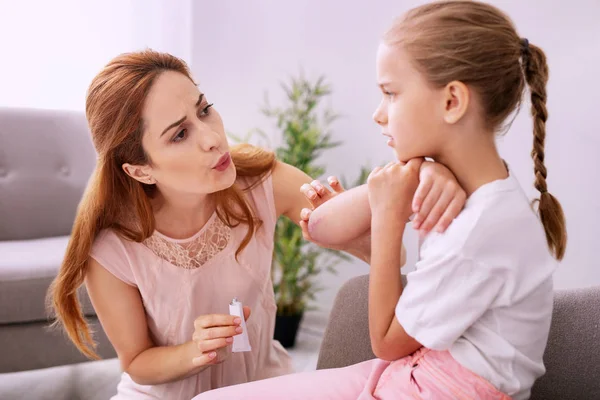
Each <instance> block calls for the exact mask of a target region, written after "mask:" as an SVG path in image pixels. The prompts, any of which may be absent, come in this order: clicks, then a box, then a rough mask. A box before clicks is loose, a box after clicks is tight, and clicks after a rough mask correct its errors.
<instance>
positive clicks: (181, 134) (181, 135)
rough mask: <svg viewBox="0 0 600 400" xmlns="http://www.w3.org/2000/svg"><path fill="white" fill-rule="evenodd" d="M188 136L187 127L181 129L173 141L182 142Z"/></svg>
mask: <svg viewBox="0 0 600 400" xmlns="http://www.w3.org/2000/svg"><path fill="white" fill-rule="evenodd" d="M186 136H187V129H182V130H180V131H179V132H178V133H177V135H175V137H174V138H173V142H181V141H182V140H183V139H185V138H186Z"/></svg>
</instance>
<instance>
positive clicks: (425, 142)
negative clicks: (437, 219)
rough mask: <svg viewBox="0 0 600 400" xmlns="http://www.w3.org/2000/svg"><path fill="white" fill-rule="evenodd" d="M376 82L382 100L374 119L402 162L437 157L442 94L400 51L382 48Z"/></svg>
mask: <svg viewBox="0 0 600 400" xmlns="http://www.w3.org/2000/svg"><path fill="white" fill-rule="evenodd" d="M377 81H378V84H379V87H380V88H381V91H382V93H383V99H382V100H381V103H380V104H379V107H377V110H376V111H375V114H374V115H373V119H374V120H375V122H377V124H379V125H380V126H381V128H382V130H383V131H382V134H383V135H384V136H386V137H387V138H388V142H387V143H388V146H390V147H392V148H393V149H394V152H395V153H396V157H397V159H398V160H399V161H401V162H407V161H408V160H410V159H412V158H416V157H435V156H436V155H437V154H438V152H439V149H440V147H441V145H442V143H443V141H444V123H443V109H444V104H443V103H444V100H443V96H442V92H443V91H441V90H438V89H434V88H433V87H432V86H431V85H430V84H429V83H428V82H427V81H426V80H425V79H424V77H423V76H422V74H421V73H419V71H417V70H416V69H415V68H414V66H413V65H412V63H411V62H410V59H409V57H408V55H407V54H406V53H405V52H404V51H403V50H402V49H400V48H397V47H390V46H388V45H386V44H381V45H380V46H379V50H378V52H377Z"/></svg>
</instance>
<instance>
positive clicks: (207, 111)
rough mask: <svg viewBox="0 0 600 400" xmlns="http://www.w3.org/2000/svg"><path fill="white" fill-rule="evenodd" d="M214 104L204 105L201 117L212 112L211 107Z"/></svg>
mask: <svg viewBox="0 0 600 400" xmlns="http://www.w3.org/2000/svg"><path fill="white" fill-rule="evenodd" d="M212 106H213V104H212V103H211V104H209V105H207V106H206V107H204V108H203V109H202V110H201V111H200V115H199V116H200V117H206V116H207V115H209V114H210V108H211V107H212Z"/></svg>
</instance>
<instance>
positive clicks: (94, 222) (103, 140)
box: [48, 50, 275, 359]
mask: <svg viewBox="0 0 600 400" xmlns="http://www.w3.org/2000/svg"><path fill="white" fill-rule="evenodd" d="M164 71H176V72H179V73H182V74H184V75H185V76H187V77H188V78H189V79H190V80H192V81H193V79H192V77H191V73H190V71H189V69H188V67H187V65H186V64H185V62H183V61H182V60H180V59H178V58H177V57H174V56H172V55H170V54H165V53H158V52H155V51H152V50H145V51H141V52H135V53H126V54H122V55H120V56H118V57H116V58H114V59H113V60H112V61H110V62H109V63H108V64H107V65H106V66H105V67H104V69H102V71H101V72H100V73H99V74H98V75H97V76H96V77H95V78H94V79H93V81H92V83H91V85H90V87H89V90H88V94H87V99H86V117H87V121H88V124H89V128H90V131H91V134H92V139H93V143H94V147H95V148H96V152H97V153H98V160H97V164H96V168H95V170H94V172H93V175H92V177H91V179H90V181H89V183H88V185H87V188H86V190H85V192H84V194H83V198H82V200H81V202H80V203H79V207H78V209H77V215H76V217H75V222H74V225H73V229H72V233H71V237H70V241H69V244H68V247H67V252H66V255H65V257H64V260H63V263H62V265H61V267H60V271H59V273H58V275H57V277H56V279H55V280H54V281H53V282H52V285H51V286H50V289H49V292H48V302H49V306H50V307H51V308H52V310H53V312H54V314H55V317H56V322H55V324H59V325H62V326H63V327H64V329H65V331H66V333H67V335H68V336H69V338H70V339H71V341H72V342H73V343H74V344H75V346H77V348H78V349H79V350H80V351H81V352H82V353H83V354H85V355H86V356H87V357H89V358H93V359H97V358H98V355H97V354H96V352H95V350H94V348H95V344H94V341H93V339H92V334H91V332H90V329H89V326H88V324H87V321H86V319H85V317H84V315H83V313H82V311H81V304H80V302H79V299H78V297H77V291H78V288H79V287H80V286H81V285H82V284H83V282H84V277H85V273H86V266H87V263H88V260H89V257H90V249H91V247H92V244H93V243H94V240H95V238H96V236H97V235H98V233H99V232H100V231H102V230H103V229H113V230H114V231H116V232H117V233H118V234H119V235H121V236H122V237H123V238H126V239H128V240H132V241H136V242H142V241H143V240H145V239H147V238H148V237H150V236H151V235H152V233H153V232H154V228H155V220H154V215H153V211H152V206H151V203H150V198H151V197H152V195H153V192H154V191H155V190H156V189H155V187H153V186H149V185H145V184H142V183H140V182H138V181H136V180H134V179H132V178H130V177H129V176H127V175H126V174H125V172H124V171H123V169H122V167H121V166H122V165H123V163H126V162H127V163H131V164H144V163H146V162H147V161H148V157H147V155H146V154H145V152H144V149H143V148H142V126H143V121H142V107H143V104H144V101H145V99H146V96H147V95H148V92H149V91H150V88H151V87H152V84H153V82H154V81H155V79H156V78H157V77H158V76H159V75H160V74H161V73H162V72H164ZM231 155H232V159H233V162H234V165H235V167H236V171H237V175H238V177H263V176H265V175H266V174H268V173H269V172H270V171H271V170H272V169H273V167H274V165H275V156H274V154H273V153H271V152H268V151H265V150H262V149H259V148H257V147H254V146H251V145H239V146H235V147H233V148H232V149H231ZM215 199H216V204H217V215H218V217H219V218H220V219H221V220H222V221H223V222H224V223H225V224H227V225H228V226H231V227H233V226H237V225H239V224H245V225H247V227H248V230H247V233H246V236H245V237H244V240H243V241H242V243H241V244H240V246H239V248H238V249H237V252H236V256H237V255H238V254H239V253H240V252H241V251H242V250H243V249H244V248H245V247H246V246H247V244H248V242H249V241H250V240H251V239H252V235H253V234H254V232H255V230H256V228H257V227H258V226H259V225H260V223H261V221H260V220H258V219H257V218H256V217H255V215H254V212H253V210H252V208H251V206H250V205H249V204H248V203H247V201H246V200H245V197H244V195H243V193H242V190H241V189H240V188H238V187H237V185H233V186H232V187H230V188H228V189H225V190H223V191H221V192H218V193H216V194H215ZM124 205H125V206H124Z"/></svg>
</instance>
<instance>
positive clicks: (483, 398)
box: [193, 348, 510, 400]
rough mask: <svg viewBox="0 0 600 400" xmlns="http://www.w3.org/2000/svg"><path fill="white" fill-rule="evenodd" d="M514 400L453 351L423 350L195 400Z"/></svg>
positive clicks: (235, 388)
mask: <svg viewBox="0 0 600 400" xmlns="http://www.w3.org/2000/svg"><path fill="white" fill-rule="evenodd" d="M213 399H231V400H234V399H235V400H243V399H253V400H254V399H257V400H258V399H260V400H275V399H282V400H283V399H285V400H296V399H298V400H308V399H315V400H326V399H331V400H373V399H381V400H391V399H394V400H395V399H435V400H450V399H452V400H455V399H469V400H471V399H473V400H488V399H489V400H491V399H494V400H496V399H497V400H510V397H509V396H507V395H506V394H504V393H501V392H500V391H498V390H497V389H496V388H495V387H494V386H492V385H491V384H490V383H489V382H487V381H486V380H485V379H483V378H481V377H480V376H478V375H476V374H474V373H473V372H471V371H470V370H468V369H466V368H465V367H463V366H462V365H460V364H459V363H458V362H457V361H456V360H454V358H453V357H452V356H451V355H450V353H449V352H447V351H443V352H440V351H434V350H429V349H425V348H422V349H420V350H418V351H417V352H415V353H414V354H412V355H410V356H407V357H404V358H402V359H400V360H397V361H394V362H388V361H383V360H379V359H375V360H370V361H365V362H362V363H360V364H355V365H351V366H349V367H345V368H336V369H326V370H318V371H311V372H304V373H299V374H291V375H284V376H280V377H277V378H271V379H265V380H262V381H256V382H250V383H246V384H242V385H235V386H229V387H225V388H222V389H216V390H211V391H209V392H205V393H202V394H200V395H198V396H196V397H194V399H193V400H213Z"/></svg>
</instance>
